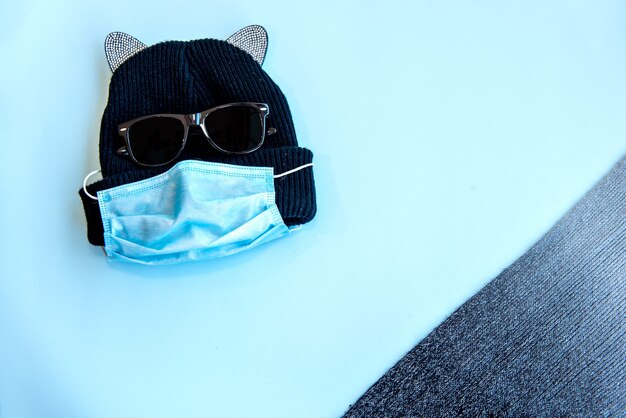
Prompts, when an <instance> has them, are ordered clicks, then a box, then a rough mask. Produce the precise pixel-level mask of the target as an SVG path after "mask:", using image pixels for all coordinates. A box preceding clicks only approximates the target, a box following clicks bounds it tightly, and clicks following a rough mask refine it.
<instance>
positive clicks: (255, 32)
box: [226, 25, 267, 65]
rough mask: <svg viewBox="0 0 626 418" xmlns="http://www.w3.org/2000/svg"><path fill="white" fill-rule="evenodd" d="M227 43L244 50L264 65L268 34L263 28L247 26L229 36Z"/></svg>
mask: <svg viewBox="0 0 626 418" xmlns="http://www.w3.org/2000/svg"><path fill="white" fill-rule="evenodd" d="M226 42H228V43H229V44H231V45H234V46H236V47H237V48H239V49H242V50H244V51H245V52H247V53H248V54H250V55H251V56H252V58H254V60H255V61H256V62H258V63H259V65H263V61H265V54H266V53H267V32H266V31H265V28H264V27H263V26H259V25H250V26H246V27H245V28H243V29H240V30H238V31H237V32H235V33H234V34H232V35H231V36H229V37H228V39H226Z"/></svg>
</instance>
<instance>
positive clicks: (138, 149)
mask: <svg viewBox="0 0 626 418" xmlns="http://www.w3.org/2000/svg"><path fill="white" fill-rule="evenodd" d="M184 137H185V127H184V126H183V123H182V122H181V121H180V120H178V119H174V118H168V117H163V116H161V117H154V118H149V119H143V120H140V121H139V122H135V123H133V124H132V125H131V127H130V128H129V132H128V138H129V140H128V142H129V144H128V145H129V146H130V151H131V152H132V154H133V156H134V157H135V160H137V161H138V162H139V163H141V164H146V165H161V164H166V163H168V162H170V161H172V160H173V159H174V158H176V155H177V154H178V152H179V151H180V150H181V148H182V147H183V140H184Z"/></svg>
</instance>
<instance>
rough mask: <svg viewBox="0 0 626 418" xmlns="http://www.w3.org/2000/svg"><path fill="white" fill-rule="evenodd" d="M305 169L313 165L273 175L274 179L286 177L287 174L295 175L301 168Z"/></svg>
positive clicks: (309, 164) (305, 165)
mask: <svg viewBox="0 0 626 418" xmlns="http://www.w3.org/2000/svg"><path fill="white" fill-rule="evenodd" d="M307 167H313V163H308V164H304V165H301V166H300V167H296V168H294V169H291V170H289V171H285V172H284V173H280V174H274V178H275V179H277V178H279V177H283V176H286V175H287V174H291V173H295V172H296V171H300V170H302V169H303V168H307Z"/></svg>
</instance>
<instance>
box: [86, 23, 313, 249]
mask: <svg viewBox="0 0 626 418" xmlns="http://www.w3.org/2000/svg"><path fill="white" fill-rule="evenodd" d="M266 47H267V35H266V33H265V30H264V29H263V28H262V27H260V26H248V27H246V28H244V29H242V30H240V31H239V32H237V33H236V34H235V35H233V36H231V37H230V38H229V39H228V40H227V41H222V40H217V39H201V40H194V41H186V42H182V41H167V42H163V43H159V44H156V45H153V46H150V47H146V46H145V45H144V44H142V43H141V42H139V41H138V40H136V39H134V38H132V37H130V36H129V35H126V34H123V33H119V32H116V33H113V34H111V35H109V37H107V41H106V42H105V49H106V52H107V58H108V59H109V64H110V66H111V69H112V70H113V76H112V78H111V83H110V87H109V98H108V102H107V106H106V109H105V111H104V115H103V117H102V124H101V130H100V166H101V171H102V176H103V179H102V180H101V181H99V182H96V183H94V184H91V185H89V186H87V191H88V192H89V193H90V194H92V195H95V193H97V192H98V191H100V190H104V189H108V188H111V187H115V186H119V185H121V184H126V183H129V182H135V181H139V180H143V179H146V178H149V177H153V176H155V175H158V174H161V173H163V172H164V171H166V170H168V169H169V168H171V166H172V165H174V164H175V163H176V162H179V161H181V160H185V159H200V160H204V161H213V162H220V163H226V164H236V165H245V166H259V167H273V168H274V172H275V173H281V172H285V171H288V170H290V169H293V168H296V167H298V166H301V165H303V164H307V163H310V162H311V161H312V158H313V154H312V153H311V151H310V150H308V149H306V148H301V147H298V142H297V139H296V133H295V129H294V126H293V121H292V118H291V112H290V110H289V105H288V104H287V100H286V99H285V96H284V95H283V93H282V92H281V91H280V89H279V88H278V86H277V85H276V84H275V83H274V82H273V81H272V79H271V78H270V77H269V76H268V75H267V73H266V72H265V71H264V70H263V69H262V68H261V64H262V62H263V59H264V57H265V50H266ZM234 102H260V103H267V104H268V105H269V109H270V114H269V116H268V119H267V126H270V127H273V128H275V129H276V133H274V134H273V135H270V136H267V137H266V138H265V142H264V143H263V146H262V147H261V148H260V149H258V150H257V151H254V152H252V153H250V154H245V155H226V154H220V153H219V152H217V151H215V150H214V149H212V148H211V147H210V146H209V145H208V144H207V142H206V140H205V139H203V140H200V138H193V137H190V139H189V140H188V143H187V145H186V147H185V149H184V151H183V153H182V154H181V156H180V157H179V158H178V159H177V160H176V161H174V162H173V163H171V164H170V165H167V166H162V167H157V168H145V167H141V166H139V165H137V164H135V163H134V162H133V161H132V160H131V159H130V158H128V157H127V156H123V155H118V154H117V152H116V151H117V150H118V149H119V148H120V147H121V146H123V145H124V140H123V138H122V137H121V136H120V135H119V133H118V125H119V124H120V123H123V122H126V121H129V120H131V119H134V118H137V117H140V116H145V115H151V114H157V113H177V114H191V113H195V112H199V111H202V110H206V109H209V108H211V107H214V106H217V105H221V104H227V103H234ZM194 139H195V140H194ZM275 189H276V205H277V206H278V210H279V211H280V214H281V216H282V217H283V220H284V222H285V224H286V225H287V226H293V225H299V224H304V223H307V222H309V221H310V220H311V219H313V217H314V216H315V211H316V203H315V186H314V181H313V171H312V170H300V171H298V172H296V173H293V174H291V175H289V176H285V177H281V178H279V179H277V180H276V181H275ZM80 196H81V199H82V201H83V206H84V208H85V214H86V216H87V223H88V238H89V242H90V243H92V244H94V245H103V244H104V240H103V231H102V221H101V218H100V210H99V206H98V203H97V201H94V200H93V199H91V198H90V197H88V196H87V195H86V194H85V193H84V192H83V191H82V190H81V191H80Z"/></svg>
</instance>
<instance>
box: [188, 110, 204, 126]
mask: <svg viewBox="0 0 626 418" xmlns="http://www.w3.org/2000/svg"><path fill="white" fill-rule="evenodd" d="M200 118H201V115H200V113H191V114H189V115H187V120H188V121H189V126H194V125H196V126H198V125H200Z"/></svg>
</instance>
